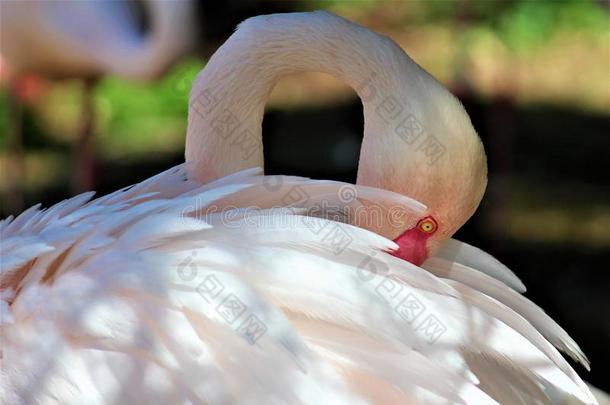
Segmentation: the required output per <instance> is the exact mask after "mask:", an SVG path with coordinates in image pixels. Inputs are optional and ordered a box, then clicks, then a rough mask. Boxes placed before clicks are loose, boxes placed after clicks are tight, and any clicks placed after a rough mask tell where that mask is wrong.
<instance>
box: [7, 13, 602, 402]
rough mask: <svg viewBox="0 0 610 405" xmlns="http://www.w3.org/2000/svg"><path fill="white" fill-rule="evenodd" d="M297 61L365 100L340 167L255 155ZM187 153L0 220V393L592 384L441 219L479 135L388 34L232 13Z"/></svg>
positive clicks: (471, 392)
mask: <svg viewBox="0 0 610 405" xmlns="http://www.w3.org/2000/svg"><path fill="white" fill-rule="evenodd" d="M309 70H316V71H322V72H327V73H330V74H332V75H334V76H336V77H337V78H339V79H341V80H344V81H345V82H347V83H348V84H349V85H351V86H352V87H353V88H354V89H355V90H356V92H357V93H358V95H359V96H360V98H361V99H362V101H363V106H364V114H365V128H364V132H365V134H364V140H363V144H362V149H361V154H360V162H359V172H358V179H357V184H355V185H351V184H346V183H340V182H334V181H324V180H310V179H306V178H300V177H292V176H265V175H263V172H262V169H260V168H256V167H261V166H262V164H263V153H262V141H261V122H262V117H263V112H264V104H265V102H266V99H267V97H268V96H269V94H270V91H271V89H272V88H273V85H274V84H275V83H276V82H277V81H278V80H279V79H280V78H281V77H282V76H284V75H286V74H291V73H295V72H300V71H309ZM400 114H403V115H402V116H401V115H400ZM403 120H404V123H403ZM407 122H408V123H410V124H411V125H410V126H409V127H408V128H410V129H409V130H407V129H404V128H405V127H404V124H405V123H407ZM418 134H419V135H418ZM432 136H433V137H434V138H432V139H430V137H432ZM426 139H428V141H426V142H427V143H426V145H428V143H429V142H431V141H432V140H433V141H434V145H436V147H435V148H432V147H431V146H430V147H429V148H428V147H426V146H421V144H420V143H418V142H421V141H424V140H426ZM439 150H440V151H442V153H440V152H438V151H439ZM433 152H434V153H433ZM185 155H186V162H185V163H184V164H181V165H179V166H176V167H173V168H171V169H169V170H167V171H165V172H163V173H161V174H159V175H157V176H154V177H152V178H150V179H148V180H145V181H143V182H141V183H138V184H136V185H134V186H132V187H129V188H126V189H122V190H119V191H117V192H115V193H112V194H109V195H107V196H104V197H100V198H97V199H94V200H91V197H92V193H85V194H82V195H79V196H76V197H74V198H72V199H69V200H66V201H63V202H61V203H59V204H56V205H54V206H52V207H50V208H48V209H46V210H41V209H40V207H39V206H34V207H32V208H30V209H28V210H26V211H25V212H23V213H22V214H21V215H19V216H18V217H16V218H12V217H9V218H7V219H5V220H4V221H3V222H2V223H0V232H1V235H2V252H1V254H2V256H1V257H2V261H1V264H2V272H1V273H0V277H1V278H0V286H1V290H0V291H1V293H0V294H1V295H0V296H1V298H2V301H0V302H1V304H2V307H1V310H2V324H1V329H0V330H1V333H2V335H1V336H2V358H1V362H2V370H3V371H2V374H1V375H2V377H1V378H2V379H1V380H0V390H1V392H2V396H1V398H2V400H3V402H4V403H11V404H14V403H30V402H36V403H52V402H60V403H67V404H71V403H92V404H96V403H145V402H151V403H195V404H196V403H211V404H224V403H316V404H317V403H327V404H338V403H350V404H364V403H380V404H392V403H401V404H402V403H473V404H497V403H503V404H505V403H510V404H517V403H523V404H532V403H563V402H564V401H575V402H576V403H585V404H595V403H597V401H596V399H595V398H594V397H593V395H592V394H591V392H590V390H589V388H588V387H587V385H586V384H585V383H584V382H583V381H582V380H581V379H580V377H579V376H578V375H577V373H576V372H575V371H574V370H573V369H572V367H571V366H570V365H569V364H568V363H567V362H566V360H565V359H564V358H563V357H562V356H561V354H560V353H559V351H558V350H557V349H556V347H557V348H558V349H559V350H561V351H563V352H565V353H567V354H568V355H569V356H571V357H572V358H574V359H575V360H576V361H578V362H580V363H581V364H583V365H584V366H585V367H587V368H588V364H589V363H588V360H587V359H586V357H585V356H584V354H583V353H582V351H581V350H580V348H579V347H578V345H577V344H576V343H575V342H574V341H573V340H572V339H571V338H570V337H569V336H568V334H567V333H566V332H565V331H564V330H563V329H562V328H561V327H560V326H559V325H557V324H556V323H555V322H554V321H553V320H552V319H551V318H550V317H549V316H548V315H546V314H545V313H544V312H543V311H542V310H541V309H540V308H539V307H537V306H536V305H535V304H534V303H532V302H531V301H529V300H528V299H527V298H525V297H524V296H522V295H521V294H520V293H521V292H523V291H524V290H525V287H524V286H523V284H522V283H521V281H520V280H519V279H518V278H517V277H516V276H515V274H514V273H512V272H511V271H510V270H509V269H508V268H506V267H505V266H504V265H502V264H501V263H500V262H498V261H497V260H496V259H494V258H493V257H492V256H490V255H489V254H487V253H485V252H483V251H481V250H479V249H477V248H476V247H473V246H470V245H468V244H465V243H462V242H460V241H457V240H455V239H452V238H451V235H452V234H453V233H454V232H455V231H456V230H457V229H458V228H459V227H460V226H461V225H462V224H463V223H464V222H465V221H466V220H467V219H468V217H470V215H471V214H472V213H473V212H474V210H475V209H476V207H477V205H478V203H479V201H480V199H481V197H482V195H483V192H484V189H485V185H486V160H485V154H484V150H483V147H482V145H481V143H480V140H479V138H478V136H477V134H476V132H475V130H474V128H473V127H472V124H471V123H470V120H469V118H468V115H467V114H466V112H465V111H464V109H463V107H462V106H461V104H460V103H459V101H458V100H457V99H456V98H455V97H453V96H452V95H451V94H450V93H449V92H448V91H447V90H446V89H445V88H444V87H443V86H442V85H440V84H439V83H438V82H437V81H436V80H435V79H434V78H433V77H432V76H430V75H429V74H428V73H427V72H425V71H424V70H423V69H422V68H421V67H419V66H418V65H417V64H416V63H415V62H414V61H413V60H411V59H410V58H409V57H408V56H407V54H406V53H404V51H403V50H402V49H401V48H400V47H398V46H397V45H396V44H395V43H394V42H393V41H392V40H391V39H389V38H387V37H384V36H381V35H379V34H376V33H373V32H372V31H369V30H368V29H366V28H364V27H361V26H359V25H357V24H355V23H352V22H350V21H348V20H345V19H343V18H341V17H338V16H335V15H333V14H329V13H326V12H312V13H291V14H276V15H266V16H258V17H254V18H251V19H248V20H246V21H245V22H243V23H242V24H241V25H240V26H239V27H238V29H237V31H236V32H235V33H234V34H233V35H232V36H231V37H230V38H229V39H228V40H227V41H226V42H225V44H224V45H222V46H221V47H220V48H219V49H218V51H217V52H216V53H215V54H214V55H213V57H212V58H211V60H210V61H209V63H208V64H207V66H206V67H205V69H204V70H203V71H202V72H200V74H199V75H198V77H197V79H196V81H195V83H194V85H193V90H192V92H191V99H190V107H189V126H188V131H187V143H186V150H185ZM362 213H363V215H360V214H362ZM373 214H375V215H373ZM377 214H380V215H377Z"/></svg>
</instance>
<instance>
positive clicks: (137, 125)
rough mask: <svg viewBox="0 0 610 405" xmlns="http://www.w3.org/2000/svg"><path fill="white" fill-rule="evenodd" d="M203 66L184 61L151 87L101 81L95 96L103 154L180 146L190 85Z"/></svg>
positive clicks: (108, 80) (116, 79)
mask: <svg viewBox="0 0 610 405" xmlns="http://www.w3.org/2000/svg"><path fill="white" fill-rule="evenodd" d="M203 66H204V64H203V62H202V61H200V60H195V59H191V60H187V61H185V62H182V63H181V64H179V65H178V66H177V67H176V68H174V69H173V70H172V71H171V72H169V74H168V75H167V76H166V77H165V78H163V79H162V80H160V81H158V82H156V83H154V84H150V85H141V84H140V85H139V84H133V83H130V82H127V81H125V80H121V79H118V78H106V79H104V80H103V81H102V83H100V85H99V87H98V88H97V89H96V93H95V99H96V107H97V110H99V111H100V114H101V118H100V121H101V122H100V125H99V127H100V128H98V129H99V132H101V133H102V134H103V139H102V144H103V146H102V150H103V152H104V153H105V154H108V155H113V154H116V153H124V152H127V153H129V152H135V151H138V152H143V151H144V152H145V151H146V150H145V149H146V148H143V146H144V145H146V144H155V146H156V147H155V149H157V150H159V149H160V150H163V149H164V148H163V145H162V144H163V143H167V144H168V147H169V148H170V149H173V148H171V145H173V143H174V142H176V141H178V142H182V141H183V138H184V131H185V129H186V120H185V119H184V117H186V115H187V111H188V97H189V91H190V89H191V83H192V81H193V79H194V78H195V76H196V74H197V73H198V72H199V71H200V70H201V69H202V68H203ZM176 137H177V139H176ZM160 143H161V145H160Z"/></svg>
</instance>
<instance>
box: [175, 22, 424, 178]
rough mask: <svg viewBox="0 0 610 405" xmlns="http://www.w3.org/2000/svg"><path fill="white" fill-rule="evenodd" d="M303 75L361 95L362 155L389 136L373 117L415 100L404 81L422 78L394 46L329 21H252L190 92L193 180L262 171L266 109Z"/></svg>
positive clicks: (188, 155) (217, 55)
mask: <svg viewBox="0 0 610 405" xmlns="http://www.w3.org/2000/svg"><path fill="white" fill-rule="evenodd" d="M304 71H318V72H323V73H328V74H330V75H332V76H335V77H336V78H338V79H340V80H343V81H345V82H346V83H347V84H348V85H349V86H351V87H352V88H353V89H354V90H355V91H356V92H357V93H358V95H359V96H360V98H361V99H362V101H363V106H364V114H365V128H364V141H363V146H362V152H363V153H366V151H369V150H371V149H370V148H367V144H369V143H370V142H371V139H370V138H371V136H372V135H373V134H378V135H381V134H382V133H383V132H385V131H386V129H387V128H386V127H387V123H386V122H385V121H384V117H383V116H382V115H383V113H378V112H376V111H375V110H376V109H378V108H379V107H380V105H381V104H382V102H383V101H384V99H386V98H387V97H388V96H393V97H394V98H396V99H399V98H403V99H404V97H401V96H402V95H403V94H404V93H405V92H406V93H409V92H411V90H413V93H415V95H416V94H417V93H420V92H419V91H417V89H415V88H413V87H414V85H416V84H417V80H409V77H408V76H410V74H413V75H416V76H421V75H422V73H424V72H423V71H422V70H421V69H420V68H419V67H418V66H417V65H416V64H415V63H414V62H413V61H412V60H411V59H410V58H409V57H408V56H407V55H406V54H405V53H404V52H403V51H402V50H401V49H400V48H399V47H398V46H397V45H396V44H394V42H392V41H391V40H389V39H387V38H385V37H383V36H381V35H378V34H375V33H373V32H371V31H369V30H367V29H365V28H362V27H360V26H358V25H356V24H353V23H351V22H349V21H347V20H344V19H342V18H340V17H337V16H334V15H331V14H328V13H324V12H314V13H295V14H277V15H269V16H260V17H255V18H252V19H249V20H247V21H245V22H244V23H242V24H241V25H240V26H239V28H238V30H237V31H236V32H235V34H233V35H232V36H231V37H230V38H229V39H228V40H227V42H226V43H225V44H224V45H223V46H222V47H220V48H219V49H218V51H217V52H216V53H215V54H214V56H212V58H211V59H210V61H209V63H208V64H207V66H206V68H205V69H204V70H203V71H202V72H201V73H200V74H199V75H198V77H197V79H196V82H195V85H194V86H193V90H192V93H191V100H190V109H189V127H188V135H187V142H186V159H187V161H192V162H194V163H195V166H196V168H195V169H194V170H193V172H192V174H193V175H194V176H195V177H196V178H198V179H199V180H203V181H210V180H213V179H215V178H218V177H222V176H224V175H227V174H230V173H233V172H235V171H237V170H241V169H245V168H249V167H253V166H263V149H262V135H261V123H262V119H263V114H264V108H265V103H266V101H267V99H268V97H269V95H270V93H271V91H272V89H273V87H274V86H275V84H276V83H277V82H278V81H279V80H280V79H281V78H282V77H283V76H285V75H289V74H294V73H299V72H304ZM424 75H425V76H426V77H425V78H428V76H427V74H425V73H424ZM419 80H421V78H420V79H419ZM399 93H400V94H399ZM413 99H414V100H415V99H417V98H416V97H413ZM401 102H402V101H401ZM419 102H422V103H425V102H426V100H419ZM382 107H383V106H382ZM361 160H362V159H361ZM361 170H362V169H361Z"/></svg>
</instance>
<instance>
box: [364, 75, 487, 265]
mask: <svg viewBox="0 0 610 405" xmlns="http://www.w3.org/2000/svg"><path fill="white" fill-rule="evenodd" d="M415 69H416V71H414V72H411V74H410V75H409V76H410V83H413V82H415V83H416V85H410V86H409V87H408V88H406V89H405V91H404V94H403V93H401V90H400V86H399V85H396V86H393V87H392V91H393V92H394V94H395V95H396V97H395V98H394V100H395V105H399V106H404V108H403V109H402V110H400V111H401V113H400V114H396V117H395V119H394V120H393V121H391V122H388V120H380V119H379V118H380V117H379V115H380V114H379V111H381V112H383V110H382V109H380V108H379V107H378V106H377V107H376V108H375V109H373V108H371V107H369V111H366V110H367V107H366V106H365V114H368V118H369V119H368V120H365V138H364V141H363V145H362V150H361V156H360V164H359V171H358V184H362V185H366V186H372V187H377V188H382V189H385V190H390V191H393V192H396V193H399V194H402V195H404V196H407V197H410V198H413V199H415V200H417V201H419V202H421V203H423V204H424V205H426V207H427V208H426V210H425V212H424V213H423V214H421V213H409V212H405V215H404V217H403V218H404V219H403V220H401V221H400V222H399V223H395V222H394V223H391V224H390V223H386V224H385V225H384V229H381V230H376V231H377V232H379V231H381V232H379V233H381V234H382V235H384V236H386V237H388V238H390V239H392V240H394V242H395V243H396V244H397V245H398V249H396V250H395V251H393V252H392V253H393V254H394V255H395V256H397V257H400V258H402V259H405V260H408V261H409V262H412V263H414V264H417V265H419V264H421V263H422V262H424V261H425V260H426V258H428V257H429V256H431V255H433V254H434V253H435V252H436V251H437V250H438V249H439V248H440V247H441V246H442V244H443V242H444V241H446V240H447V239H448V238H450V237H451V236H452V235H453V234H454V233H455V232H456V231H457V230H458V229H459V228H460V227H461V226H462V225H463V224H464V223H465V222H466V221H467V220H468V219H469V218H470V217H471V216H472V214H473V213H474V211H475V210H476V208H477V207H478V205H479V203H480V201H481V199H482V197H483V194H484V192H485V187H486V185H487V161H486V156H485V151H484V149H483V145H482V143H481V140H480V139H479V136H478V135H477V133H476V131H475V130H474V128H473V126H472V124H471V122H470V118H469V117H468V114H467V113H466V111H465V109H464V107H463V106H462V104H461V103H460V102H459V101H458V100H457V98H455V97H454V96H453V95H452V94H451V93H450V92H449V91H448V90H446V89H445V88H444V87H443V86H442V85H441V84H439V83H438V82H437V81H436V80H434V79H433V78H432V77H431V76H430V75H428V74H427V73H426V72H425V71H423V69H421V68H419V67H418V66H416V67H415ZM413 76H417V77H419V78H420V80H419V81H416V80H413ZM401 94H402V95H403V97H399V96H400V95H401ZM380 98H381V97H380ZM381 99H382V100H383V98H381ZM372 107H375V103H373V105H372ZM381 118H385V117H381ZM388 222H389V221H388Z"/></svg>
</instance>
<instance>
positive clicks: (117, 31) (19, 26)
mask: <svg viewBox="0 0 610 405" xmlns="http://www.w3.org/2000/svg"><path fill="white" fill-rule="evenodd" d="M136 6H138V7H139V10H140V12H141V13H142V14H143V15H144V16H149V17H150V27H149V29H148V30H147V31H145V32H144V31H142V28H141V27H140V25H141V24H140V22H139V21H138V19H137V18H136V17H137V16H136V14H135V12H136V11H138V9H137V8H136ZM1 8H2V12H1V13H0V27H1V28H2V29H1V31H0V36H1V37H2V41H1V47H0V53H1V54H2V56H3V58H4V59H5V62H6V63H7V64H8V66H9V67H10V71H11V73H12V76H14V77H13V78H12V80H11V81H13V82H16V81H18V80H25V79H26V78H27V77H28V76H27V75H29V74H32V73H35V74H40V75H44V76H47V77H51V78H82V79H84V94H83V107H82V118H81V121H82V122H81V129H80V131H79V135H78V139H77V143H76V147H75V152H77V155H76V156H75V160H76V164H75V166H76V170H75V171H74V176H75V177H74V179H73V188H74V189H75V190H77V191H79V192H82V191H86V190H89V189H90V188H91V187H92V186H93V181H94V178H93V175H94V173H93V172H94V159H93V144H92V143H93V139H92V136H93V126H94V105H93V89H94V84H95V82H96V81H97V79H98V78H99V77H100V76H102V75H106V74H113V75H117V76H119V77H123V78H126V79H128V80H136V81H151V80H154V79H156V78H158V77H160V76H161V75H162V74H163V73H164V72H165V71H166V70H167V69H168V68H169V66H171V65H172V64H173V63H174V62H175V61H176V60H177V59H178V58H180V57H181V56H183V54H184V53H185V52H186V51H188V50H189V49H190V48H191V47H192V45H193V39H194V24H193V15H192V13H193V3H192V2H191V1H190V0H181V1H175V2H168V1H162V0H147V1H144V2H133V1H128V0H118V1H110V0H106V1H104V0H90V1H78V2H61V1H44V0H29V1H8V2H2V5H1ZM15 86H16V85H15V84H14V85H13V86H11V87H15ZM14 137H15V138H16V140H15V143H17V144H19V138H20V136H19V133H18V129H17V130H16V132H15V134H14ZM15 151H16V153H18V151H19V149H18V148H15ZM17 171H18V172H20V171H23V170H22V169H20V170H17ZM20 180H21V179H16V180H15V183H16V184H17V185H19V181H20Z"/></svg>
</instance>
